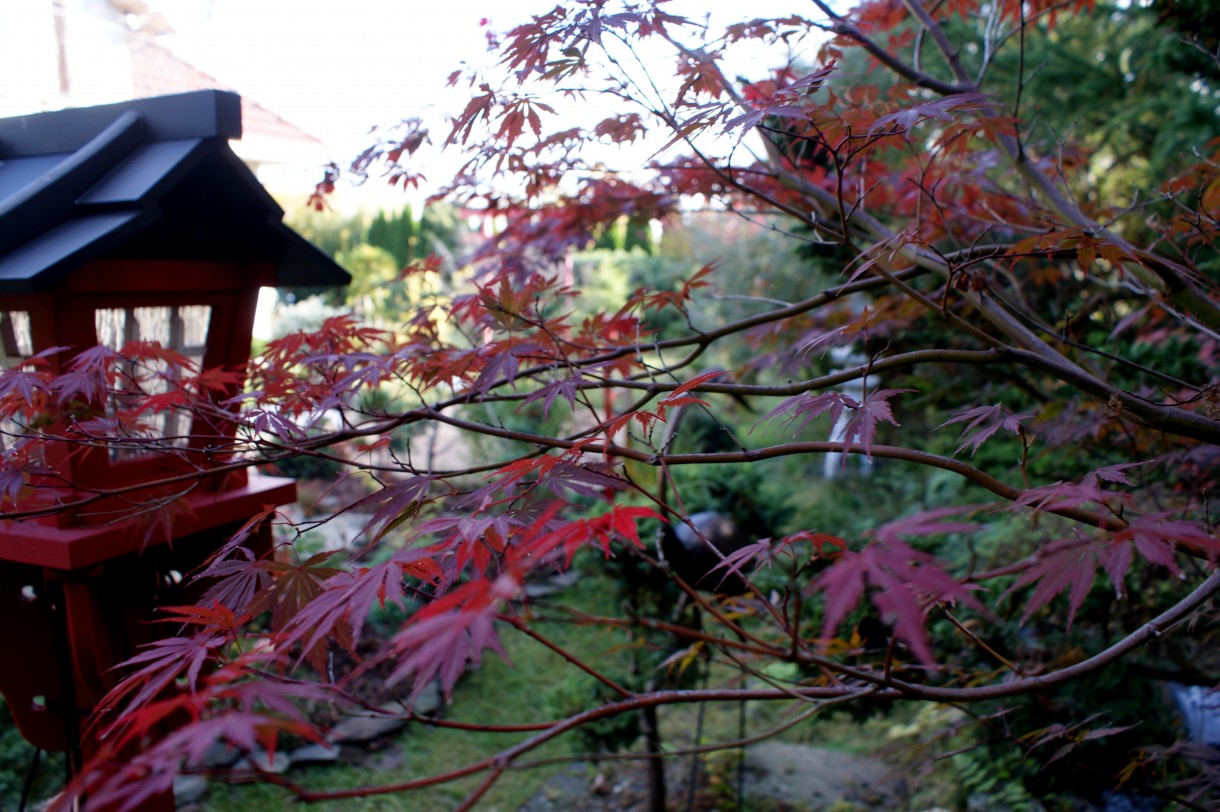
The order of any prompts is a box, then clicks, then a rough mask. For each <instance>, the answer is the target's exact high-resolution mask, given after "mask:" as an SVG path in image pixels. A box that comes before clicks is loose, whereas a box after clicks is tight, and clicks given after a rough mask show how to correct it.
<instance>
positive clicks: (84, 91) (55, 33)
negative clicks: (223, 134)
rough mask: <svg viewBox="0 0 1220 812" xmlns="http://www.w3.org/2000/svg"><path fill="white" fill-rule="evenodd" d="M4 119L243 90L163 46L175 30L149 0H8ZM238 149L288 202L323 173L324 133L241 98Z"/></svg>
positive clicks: (3, 15)
mask: <svg viewBox="0 0 1220 812" xmlns="http://www.w3.org/2000/svg"><path fill="white" fill-rule="evenodd" d="M0 27H2V28H3V30H4V36H5V47H4V48H0V117H4V116H14V115H23V114H26V113H34V112H40V111H44V110H57V109H60V108H64V107H87V106H92V105H97V104H106V103H110V102H119V101H126V100H128V99H142V98H149V97H152V96H163V95H167V94H173V93H183V92H187V91H192V90H208V89H218V90H237V91H238V92H240V88H231V87H227V86H226V85H225V84H223V83H222V82H220V81H218V80H217V79H215V78H214V77H212V76H210V75H209V74H207V73H205V72H204V71H202V70H200V69H199V68H197V67H195V66H194V65H191V64H190V63H188V62H186V61H185V60H183V59H182V58H181V57H179V56H177V55H176V54H174V53H173V52H172V51H170V50H169V49H168V48H165V47H164V46H162V45H160V44H159V43H158V42H156V38H157V37H158V36H160V35H163V34H168V33H172V28H170V26H169V24H168V22H167V21H166V20H165V19H164V18H163V17H162V16H161V15H160V14H158V13H156V12H155V11H154V10H153V9H151V8H150V7H149V6H148V4H147V3H146V2H145V0H3V3H0ZM242 122H243V134H242V138H241V140H240V141H234V142H233V143H232V148H233V151H234V152H235V153H237V155H238V157H240V158H241V159H242V161H244V162H245V163H246V165H247V166H249V167H250V168H251V169H252V170H254V172H255V174H256V175H257V176H258V179H259V181H260V182H261V183H262V184H263V185H264V186H265V187H267V188H268V190H269V191H271V192H272V193H273V194H274V195H276V196H277V197H280V198H282V199H284V200H285V203H287V204H289V205H294V204H299V202H300V201H301V200H303V199H304V198H303V196H305V195H307V194H308V193H309V192H310V191H312V189H313V185H314V184H315V183H316V182H317V181H318V180H320V179H321V166H322V165H324V164H325V163H326V162H327V161H328V160H329V159H330V155H329V151H328V149H327V148H326V145H325V144H323V143H322V142H321V141H320V140H319V139H318V138H316V137H314V136H313V135H311V134H310V133H308V132H305V131H304V130H302V129H301V128H300V127H298V126H296V125H295V124H293V123H292V122H290V121H287V120H285V119H284V118H282V117H281V116H279V115H277V114H276V113H274V112H272V111H270V110H268V109H267V108H265V107H263V106H262V105H260V104H258V102H255V101H252V100H250V99H248V98H246V97H244V96H243V97H242Z"/></svg>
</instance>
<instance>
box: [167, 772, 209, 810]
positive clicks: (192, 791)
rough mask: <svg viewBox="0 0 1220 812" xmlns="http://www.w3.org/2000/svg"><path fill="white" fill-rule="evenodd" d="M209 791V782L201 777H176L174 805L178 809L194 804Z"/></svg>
mask: <svg viewBox="0 0 1220 812" xmlns="http://www.w3.org/2000/svg"><path fill="white" fill-rule="evenodd" d="M207 791H208V781H207V779H206V778H204V777H202V776H199V775H176V776H174V805H175V806H178V807H182V806H186V805H187V804H193V803H195V801H198V800H199V799H200V798H202V797H203V794H204V793H205V792H207Z"/></svg>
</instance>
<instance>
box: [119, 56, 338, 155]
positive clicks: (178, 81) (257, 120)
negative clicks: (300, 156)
mask: <svg viewBox="0 0 1220 812" xmlns="http://www.w3.org/2000/svg"><path fill="white" fill-rule="evenodd" d="M130 47H131V90H132V96H133V98H137V99H144V98H149V97H152V96H164V95H167V94H171V93H185V92H187V91H190V90H210V89H217V90H232V88H229V87H225V86H224V85H223V84H222V83H221V82H219V81H217V80H216V78H215V77H213V76H211V75H209V74H207V73H204V72H203V71H201V70H200V69H199V68H196V67H195V66H194V65H192V64H190V63H189V62H186V61H185V60H183V59H182V58H181V57H178V56H176V55H175V54H174V53H173V52H172V51H170V50H169V49H167V48H164V47H162V46H160V45H158V44H157V43H155V42H153V41H152V40H151V39H149V38H147V37H141V36H134V37H132V38H131V41H130ZM241 118H242V129H243V131H244V132H246V133H248V134H250V135H262V136H268V137H271V138H283V139H287V140H290V141H304V142H308V143H311V144H320V143H322V142H321V141H320V140H319V139H318V138H316V137H315V136H313V135H311V134H309V133H307V132H305V131H304V130H302V129H301V128H300V127H298V126H296V125H295V124H293V123H292V122H290V121H288V120H286V119H284V118H283V117H281V116H279V115H276V114H275V113H273V112H271V111H270V110H268V109H267V108H266V107H263V106H262V105H260V104H259V103H258V102H255V101H251V100H250V99H248V98H246V97H245V96H242V100H241Z"/></svg>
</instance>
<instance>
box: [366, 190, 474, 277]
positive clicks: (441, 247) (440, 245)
mask: <svg viewBox="0 0 1220 812" xmlns="http://www.w3.org/2000/svg"><path fill="white" fill-rule="evenodd" d="M459 233H460V226H459V223H458V219H457V214H456V212H455V211H454V210H453V209H452V208H450V207H447V206H427V207H425V208H424V210H423V213H422V214H421V215H420V216H419V217H418V218H417V217H416V216H415V213H414V211H412V209H411V206H410V204H408V205H406V206H404V207H403V208H402V210H401V211H398V212H394V213H389V214H387V213H386V212H384V211H380V212H378V213H377V216H376V217H374V218H373V219H372V221H371V222H370V223H369V226H368V231H367V233H366V236H365V238H364V240H365V242H367V243H368V244H369V245H371V246H374V247H377V248H381V249H384V250H385V251H386V252H387V253H388V254H389V255H390V256H391V257H392V258H393V261H394V263H395V264H396V265H397V267H398V268H399V269H401V268H404V267H406V266H407V265H409V264H410V263H412V262H414V261H416V260H420V259H425V258H426V257H427V256H428V255H429V254H434V253H442V254H448V253H450V252H451V251H452V250H453V247H454V246H455V245H456V244H457V241H458V238H459Z"/></svg>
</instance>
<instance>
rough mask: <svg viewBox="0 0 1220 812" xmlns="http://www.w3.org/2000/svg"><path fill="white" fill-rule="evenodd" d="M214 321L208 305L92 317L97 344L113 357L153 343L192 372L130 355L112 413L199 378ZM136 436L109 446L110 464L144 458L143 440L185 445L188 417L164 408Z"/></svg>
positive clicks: (104, 311)
mask: <svg viewBox="0 0 1220 812" xmlns="http://www.w3.org/2000/svg"><path fill="white" fill-rule="evenodd" d="M211 319H212V308H211V306H209V305H177V306H168V305H166V306H160V307H108V308H99V309H98V310H96V311H94V322H95V326H96V328H97V340H98V343H99V344H104V345H105V346H107V347H109V348H110V349H112V350H115V351H116V352H120V353H122V352H123V348H124V346H126V345H128V344H130V343H131V342H148V343H156V344H158V345H160V346H161V347H162V348H163V349H166V350H173V351H174V352H176V353H178V354H179V355H181V356H184V357H185V358H186V359H187V361H188V362H189V364H190V367H191V368H190V369H188V370H183V369H180V368H178V367H176V366H174V365H172V364H170V363H169V362H167V361H166V360H164V359H161V358H157V357H155V355H153V356H152V357H148V354H147V353H129V354H130V355H137V356H139V357H138V358H130V359H127V360H125V361H123V362H122V366H121V368H120V369H119V380H118V383H117V385H116V388H115V392H114V393H113V394H112V396H111V402H110V404H109V408H110V410H111V411H112V413H113V412H115V411H117V410H120V409H124V408H131V407H132V406H133V405H134V404H135V402H136V401H137V400H139V399H140V398H143V397H146V396H149V395H163V394H166V393H168V392H171V391H173V390H175V389H177V388H178V387H179V386H181V385H182V384H181V378H182V376H183V374H184V372H185V373H188V374H189V373H191V372H198V371H199V370H200V369H201V368H202V366H203V358H204V354H205V353H206V352H207V339H208V325H209V323H210V322H211ZM141 425H142V429H141V432H140V435H139V436H132V437H131V440H132V441H133V442H132V444H131V445H119V444H114V445H111V448H110V457H111V459H114V460H121V459H132V458H134V457H139V456H143V454H144V452H145V449H142V448H141V447H140V446H141V445H143V444H144V443H141V442H140V441H141V440H166V441H168V442H169V443H170V444H171V445H175V446H183V445H186V444H187V441H188V437H187V435H188V434H189V432H190V428H191V415H190V413H189V411H187V410H184V409H177V408H168V409H165V410H164V411H160V412H156V413H154V414H150V415H147V416H145V417H144V418H143V419H142V420H141Z"/></svg>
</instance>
